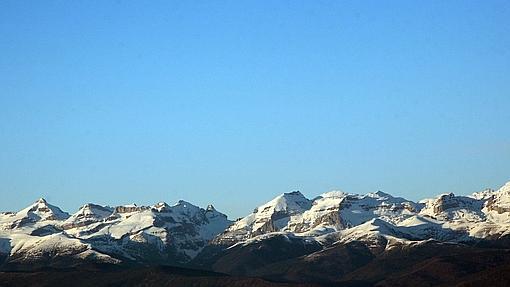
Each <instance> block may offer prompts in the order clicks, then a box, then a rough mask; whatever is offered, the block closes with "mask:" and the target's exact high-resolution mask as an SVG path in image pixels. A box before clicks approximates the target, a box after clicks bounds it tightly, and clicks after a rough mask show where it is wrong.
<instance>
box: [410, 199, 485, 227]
mask: <svg viewBox="0 0 510 287" xmlns="http://www.w3.org/2000/svg"><path fill="white" fill-rule="evenodd" d="M423 202H424V203H425V207H423V208H422V209H421V211H420V214H421V215H425V216H429V217H432V218H435V219H438V220H443V221H444V220H460V221H480V220H482V219H483V218H484V214H483V213H482V212H481V209H482V207H483V203H484V201H483V200H479V199H476V198H473V197H467V196H455V194H453V193H444V194H441V195H439V196H438V197H436V198H433V199H428V200H426V201H423Z"/></svg>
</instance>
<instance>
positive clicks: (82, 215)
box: [63, 203, 114, 229]
mask: <svg viewBox="0 0 510 287" xmlns="http://www.w3.org/2000/svg"><path fill="white" fill-rule="evenodd" d="M113 211H114V209H113V208H111V207H109V206H101V205H97V204H93V203H87V204H85V205H83V206H82V207H80V209H79V210H78V211H77V212H76V213H75V214H73V215H71V216H70V217H69V218H68V219H67V220H66V221H65V222H64V224H63V227H64V229H69V228H76V227H80V226H85V225H87V224H91V223H94V222H98V221H101V220H104V219H105V218H107V217H108V216H110V215H111V214H112V213H113Z"/></svg>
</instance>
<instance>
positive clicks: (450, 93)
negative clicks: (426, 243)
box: [0, 0, 510, 218]
mask: <svg viewBox="0 0 510 287" xmlns="http://www.w3.org/2000/svg"><path fill="white" fill-rule="evenodd" d="M509 180H510V2H508V1H308V2H305V1H267V2H262V1H221V2H217V1H180V2H177V1H150V3H141V2H135V1H133V2H131V1H19V0H16V1H1V2H0V210H4V211H5V210H18V209H20V208H22V207H24V206H26V205H28V204H29V203H31V202H33V201H35V200H36V199H37V198H39V197H45V198H47V199H48V200H49V201H50V202H51V203H53V204H55V205H58V206H60V207H62V208H63V209H65V210H66V211H69V212H74V211H76V210H77V209H78V207H79V206H80V205H81V204H84V203H87V202H94V203H99V204H104V205H119V204H126V203H133V202H135V203H137V204H153V203H156V202H158V201H166V202H168V203H173V202H175V201H177V200H179V199H185V200H187V201H190V202H193V203H195V204H197V205H201V206H206V205H207V204H208V203H213V204H214V205H215V207H216V208H217V209H218V210H220V211H222V212H225V213H228V214H229V215H230V216H231V217H233V218H235V217H238V216H243V215H246V214H248V213H249V212H251V211H252V210H253V208H254V207H255V206H257V205H259V204H261V203H263V202H265V201H267V200H269V199H271V198H273V197H274V196H276V195H278V194H280V193H283V192H287V191H292V190H301V191H302V192H303V193H304V194H305V195H307V196H308V197H310V198H313V197H315V196H316V195H319V194H320V193H323V192H326V191H329V190H331V189H340V190H343V191H346V192H353V193H367V192H371V191H377V190H382V191H385V192H388V193H391V194H393V195H398V196H402V197H406V198H409V199H412V200H418V199H422V198H425V197H431V196H434V195H436V194H439V193H444V192H454V193H458V194H467V193H471V192H474V191H478V190H481V189H483V188H486V187H492V188H497V187H499V186H500V185H502V184H503V183H505V182H506V181H509Z"/></svg>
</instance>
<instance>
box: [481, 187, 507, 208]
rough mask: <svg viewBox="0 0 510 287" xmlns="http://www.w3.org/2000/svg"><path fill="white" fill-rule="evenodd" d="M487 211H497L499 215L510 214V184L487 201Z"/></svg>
mask: <svg viewBox="0 0 510 287" xmlns="http://www.w3.org/2000/svg"><path fill="white" fill-rule="evenodd" d="M486 210H487V211H488V212H490V211H495V212H497V213H498V214H501V213H506V212H510V182H507V183H506V184H505V185H503V186H502V187H501V188H500V189H498V191H496V192H494V193H493V194H492V197H490V198H489V199H488V200H487V203H486Z"/></svg>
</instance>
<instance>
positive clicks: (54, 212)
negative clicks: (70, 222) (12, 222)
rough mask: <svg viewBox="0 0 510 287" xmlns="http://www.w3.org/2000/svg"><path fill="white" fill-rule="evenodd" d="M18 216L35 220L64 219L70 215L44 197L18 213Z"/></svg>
mask: <svg viewBox="0 0 510 287" xmlns="http://www.w3.org/2000/svg"><path fill="white" fill-rule="evenodd" d="M16 216H22V217H26V218H29V219H30V220H33V221H44V220H64V219H66V218H68V217H69V214H68V213H67V212H63V211H62V210H61V209H60V208H58V207H57V206H54V205H51V204H49V203H48V202H47V201H46V200H45V199H44V198H39V199H38V200H36V201H35V202H34V203H33V204H32V205H30V206H28V207H26V208H25V209H23V210H21V211H19V212H17V213H16Z"/></svg>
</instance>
